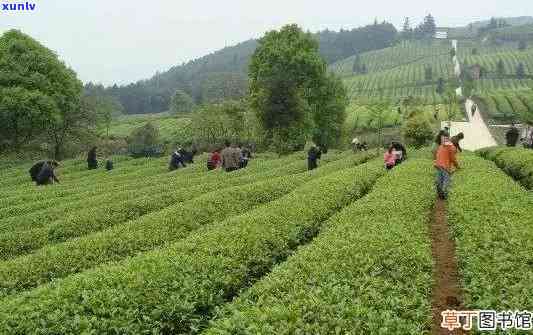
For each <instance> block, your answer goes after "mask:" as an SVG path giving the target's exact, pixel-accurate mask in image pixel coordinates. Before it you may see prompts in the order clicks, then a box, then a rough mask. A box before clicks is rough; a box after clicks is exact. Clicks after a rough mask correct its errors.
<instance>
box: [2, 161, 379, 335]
mask: <svg viewBox="0 0 533 335" xmlns="http://www.w3.org/2000/svg"><path fill="white" fill-rule="evenodd" d="M311 173H313V172H311ZM383 173H384V169H383V167H382V163H381V161H377V162H374V163H370V164H365V165H363V166H361V167H356V168H352V169H348V170H343V171H341V172H338V173H335V174H332V175H328V176H326V177H323V178H320V179H318V180H316V181H312V182H309V183H307V184H305V185H303V186H301V187H298V188H296V189H295V190H294V191H293V192H291V193H290V194H288V195H286V196H284V197H282V198H280V199H278V200H276V201H273V202H271V203H269V204H268V205H265V206H262V207H260V208H258V209H256V210H253V211H250V212H247V213H245V214H243V215H242V216H239V217H235V218H232V219H229V220H227V221H225V222H223V223H220V224H218V225H216V226H213V227H207V228H206V229H200V230H198V231H197V232H195V233H193V234H192V235H190V236H189V237H188V238H186V239H184V240H182V241H180V242H177V243H175V244H172V245H170V246H168V247H166V248H163V249H161V250H157V251H153V252H149V253H147V254H143V255H140V256H137V257H134V258H131V259H128V260H126V261H124V262H122V263H120V264H117V265H110V266H103V267H99V268H95V269H94V270H90V271H87V272H84V273H81V274H79V275H74V276H71V277H69V278H66V279H64V280H59V281H55V282H53V283H51V284H48V285H44V286H42V287H39V288H37V289H35V290H32V291H29V292H27V293H23V294H21V295H19V296H14V297H10V298H6V299H3V300H2V304H1V305H0V330H1V331H2V332H4V333H8V334H15V333H18V334H66V333H76V334H79V333H106V332H109V331H112V332H114V333H120V334H140V333H166V334H171V333H173V334H177V333H179V334H184V333H194V332H196V331H198V329H199V327H201V326H202V325H203V324H205V323H206V322H207V320H208V319H209V318H210V317H211V315H212V313H213V312H214V308H216V307H217V306H219V305H221V304H223V303H224V302H226V301H228V300H230V299H231V298H232V297H234V296H235V295H237V294H238V293H239V291H240V290H242V289H243V288H245V287H247V286H249V285H250V284H251V283H253V282H254V281H255V280H257V279H258V278H260V277H261V276H263V275H264V274H265V273H266V272H268V271H269V270H270V269H271V268H272V266H273V265H275V264H276V263H279V262H281V261H283V260H284V259H285V258H286V257H287V256H289V255H290V254H291V253H292V252H293V250H294V249H295V248H296V247H297V246H298V245H300V244H302V243H305V242H306V241H308V240H309V239H311V238H312V237H313V236H315V235H316V234H317V232H318V231H319V229H320V227H321V225H322V223H323V222H324V221H325V220H326V219H327V218H328V217H330V216H331V215H332V214H333V213H335V212H336V211H338V210H339V209H341V208H342V207H344V206H346V205H347V204H349V203H351V202H352V201H354V200H355V199H358V198H360V197H362V196H363V195H364V194H365V193H367V192H368V191H369V190H370V189H371V187H372V185H373V184H374V182H375V180H376V179H378V178H379V177H380V176H381V175H382V174H383Z"/></svg>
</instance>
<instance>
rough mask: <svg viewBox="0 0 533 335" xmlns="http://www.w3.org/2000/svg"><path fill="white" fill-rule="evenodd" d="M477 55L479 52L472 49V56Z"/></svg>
mask: <svg viewBox="0 0 533 335" xmlns="http://www.w3.org/2000/svg"><path fill="white" fill-rule="evenodd" d="M478 53H479V51H478V50H477V48H472V55H473V56H475V55H477V54H478Z"/></svg>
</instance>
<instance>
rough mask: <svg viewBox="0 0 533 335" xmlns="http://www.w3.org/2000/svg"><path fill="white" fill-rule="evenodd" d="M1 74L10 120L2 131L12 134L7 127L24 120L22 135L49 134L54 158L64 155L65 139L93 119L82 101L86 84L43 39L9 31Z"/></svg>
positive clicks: (1, 43)
mask: <svg viewBox="0 0 533 335" xmlns="http://www.w3.org/2000/svg"><path fill="white" fill-rule="evenodd" d="M0 73H2V76H0V98H1V99H2V100H3V101H4V103H3V104H2V105H3V106H4V108H2V112H1V113H2V118H3V119H4V120H11V122H10V123H5V122H1V123H0V130H1V131H0V132H1V133H9V132H12V130H10V129H9V127H10V126H11V125H13V124H17V125H18V124H20V121H22V120H24V122H23V124H24V129H25V131H24V132H23V133H22V134H24V135H25V136H27V135H30V137H31V138H34V136H36V135H37V134H42V133H47V134H48V135H49V140H50V142H51V143H52V145H53V147H54V155H55V157H56V158H57V159H61V158H62V154H63V149H64V145H65V143H66V141H67V139H68V138H69V137H73V136H74V137H75V136H77V135H78V131H79V130H82V129H83V128H84V127H85V126H86V123H87V121H88V120H89V119H90V117H89V116H88V115H87V112H88V111H87V110H86V109H84V108H82V106H81V104H80V99H81V93H82V88H83V86H82V83H81V82H80V81H79V80H78V79H77V77H76V74H75V73H74V71H72V70H71V69H69V68H67V67H66V66H65V64H64V63H62V62H61V61H60V60H59V59H58V57H57V55H56V54H54V53H53V52H52V51H51V50H49V49H47V48H46V47H44V46H43V45H41V44H40V43H39V42H37V41H35V40H34V39H32V38H31V37H29V36H28V35H25V34H23V33H22V32H20V31H18V30H10V31H8V32H6V33H4V34H3V35H2V36H1V37H0ZM6 105H11V106H14V108H13V109H11V108H9V109H6V108H5V106H6ZM15 106H17V107H15ZM19 113H21V114H20V115H16V116H15V115H14V114H19ZM17 127H18V126H17ZM85 128H86V127H85ZM16 132H18V129H17V130H16ZM19 135H20V133H19V134H17V138H16V139H15V142H19V139H20V136H19ZM16 145H20V142H19V143H16Z"/></svg>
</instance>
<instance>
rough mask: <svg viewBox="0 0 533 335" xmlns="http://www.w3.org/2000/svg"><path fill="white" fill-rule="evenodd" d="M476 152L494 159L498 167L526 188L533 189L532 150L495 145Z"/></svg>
mask: <svg viewBox="0 0 533 335" xmlns="http://www.w3.org/2000/svg"><path fill="white" fill-rule="evenodd" d="M478 154H479V155H480V156H481V157H483V158H485V159H489V160H492V161H494V163H496V165H497V166H498V167H499V168H501V169H502V170H503V171H504V172H505V173H507V174H508V175H509V176H511V177H513V178H514V179H515V180H517V181H518V182H520V184H522V185H523V186H524V187H526V188H527V189H530V190H531V189H533V150H529V149H522V148H509V147H497V148H490V149H483V150H480V151H478Z"/></svg>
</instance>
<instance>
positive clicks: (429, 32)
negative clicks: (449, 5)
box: [414, 14, 437, 39]
mask: <svg viewBox="0 0 533 335" xmlns="http://www.w3.org/2000/svg"><path fill="white" fill-rule="evenodd" d="M436 33H437V25H436V23H435V18H433V16H432V15H431V14H428V15H427V16H426V17H425V18H424V22H422V23H421V24H419V25H418V27H416V29H415V31H414V35H415V36H416V38H418V39H423V38H432V37H434V36H435V34H436Z"/></svg>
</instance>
